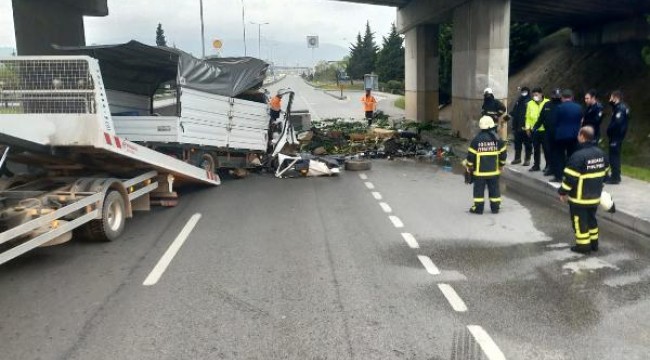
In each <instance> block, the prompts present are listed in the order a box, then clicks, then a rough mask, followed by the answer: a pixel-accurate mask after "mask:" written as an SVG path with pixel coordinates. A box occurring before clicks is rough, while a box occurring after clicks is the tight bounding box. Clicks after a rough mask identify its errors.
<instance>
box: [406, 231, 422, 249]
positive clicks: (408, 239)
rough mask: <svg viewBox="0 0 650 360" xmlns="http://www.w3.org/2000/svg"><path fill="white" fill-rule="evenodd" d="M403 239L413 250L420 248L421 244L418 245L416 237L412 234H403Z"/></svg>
mask: <svg viewBox="0 0 650 360" xmlns="http://www.w3.org/2000/svg"><path fill="white" fill-rule="evenodd" d="M402 237H403V238H404V241H406V243H407V244H408V246H409V247H410V248H411V249H419V248H420V244H418V241H417V240H415V236H413V235H412V234H411V233H402Z"/></svg>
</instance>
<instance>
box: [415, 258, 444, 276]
mask: <svg viewBox="0 0 650 360" xmlns="http://www.w3.org/2000/svg"><path fill="white" fill-rule="evenodd" d="M418 259H420V262H421V263H422V265H423V266H424V268H425V269H426V270H427V272H428V273H429V274H431V275H440V270H438V267H437V266H436V264H434V263H433V261H432V260H431V258H430V257H428V256H424V255H418Z"/></svg>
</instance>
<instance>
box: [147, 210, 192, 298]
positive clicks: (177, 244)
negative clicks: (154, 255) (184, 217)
mask: <svg viewBox="0 0 650 360" xmlns="http://www.w3.org/2000/svg"><path fill="white" fill-rule="evenodd" d="M200 219H201V214H194V215H192V217H191V218H190V219H189V220H188V221H187V223H186V224H185V227H183V230H181V232H180V233H179V234H178V236H176V239H174V241H173V242H172V243H171V245H169V248H168V249H167V251H165V254H163V256H162V257H161V258H160V260H159V261H158V263H157V264H156V266H155V267H154V268H153V270H151V273H149V276H147V278H146V279H145V280H144V282H143V283H142V285H144V286H151V285H156V283H157V282H158V280H160V277H161V276H162V274H163V273H164V272H165V270H167V267H168V266H169V264H170V263H171V262H172V260H173V259H174V256H176V253H178V250H180V248H181V246H183V243H185V240H187V238H188V237H189V236H190V233H191V232H192V230H194V227H195V226H196V224H197V223H198V222H199V220H200Z"/></svg>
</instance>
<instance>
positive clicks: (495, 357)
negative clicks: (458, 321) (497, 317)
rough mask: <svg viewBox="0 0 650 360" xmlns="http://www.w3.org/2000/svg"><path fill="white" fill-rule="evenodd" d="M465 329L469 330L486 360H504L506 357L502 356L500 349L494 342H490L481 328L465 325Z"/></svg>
mask: <svg viewBox="0 0 650 360" xmlns="http://www.w3.org/2000/svg"><path fill="white" fill-rule="evenodd" d="M467 329H469V332H471V333H472V335H473V336H474V339H475V340H476V342H477V343H478V344H479V345H480V346H481V349H483V352H484V353H485V356H487V358H488V360H506V356H505V355H503V352H501V349H499V347H498V346H497V344H496V343H495V342H494V340H492V338H491V337H490V335H489V334H488V333H487V331H485V330H483V328H482V327H480V326H478V325H467Z"/></svg>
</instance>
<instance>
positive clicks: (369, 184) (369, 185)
mask: <svg viewBox="0 0 650 360" xmlns="http://www.w3.org/2000/svg"><path fill="white" fill-rule="evenodd" d="M365 184H366V187H367V188H368V189H370V190H372V189H374V188H375V185H373V183H371V182H370V181H366V183H365Z"/></svg>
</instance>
